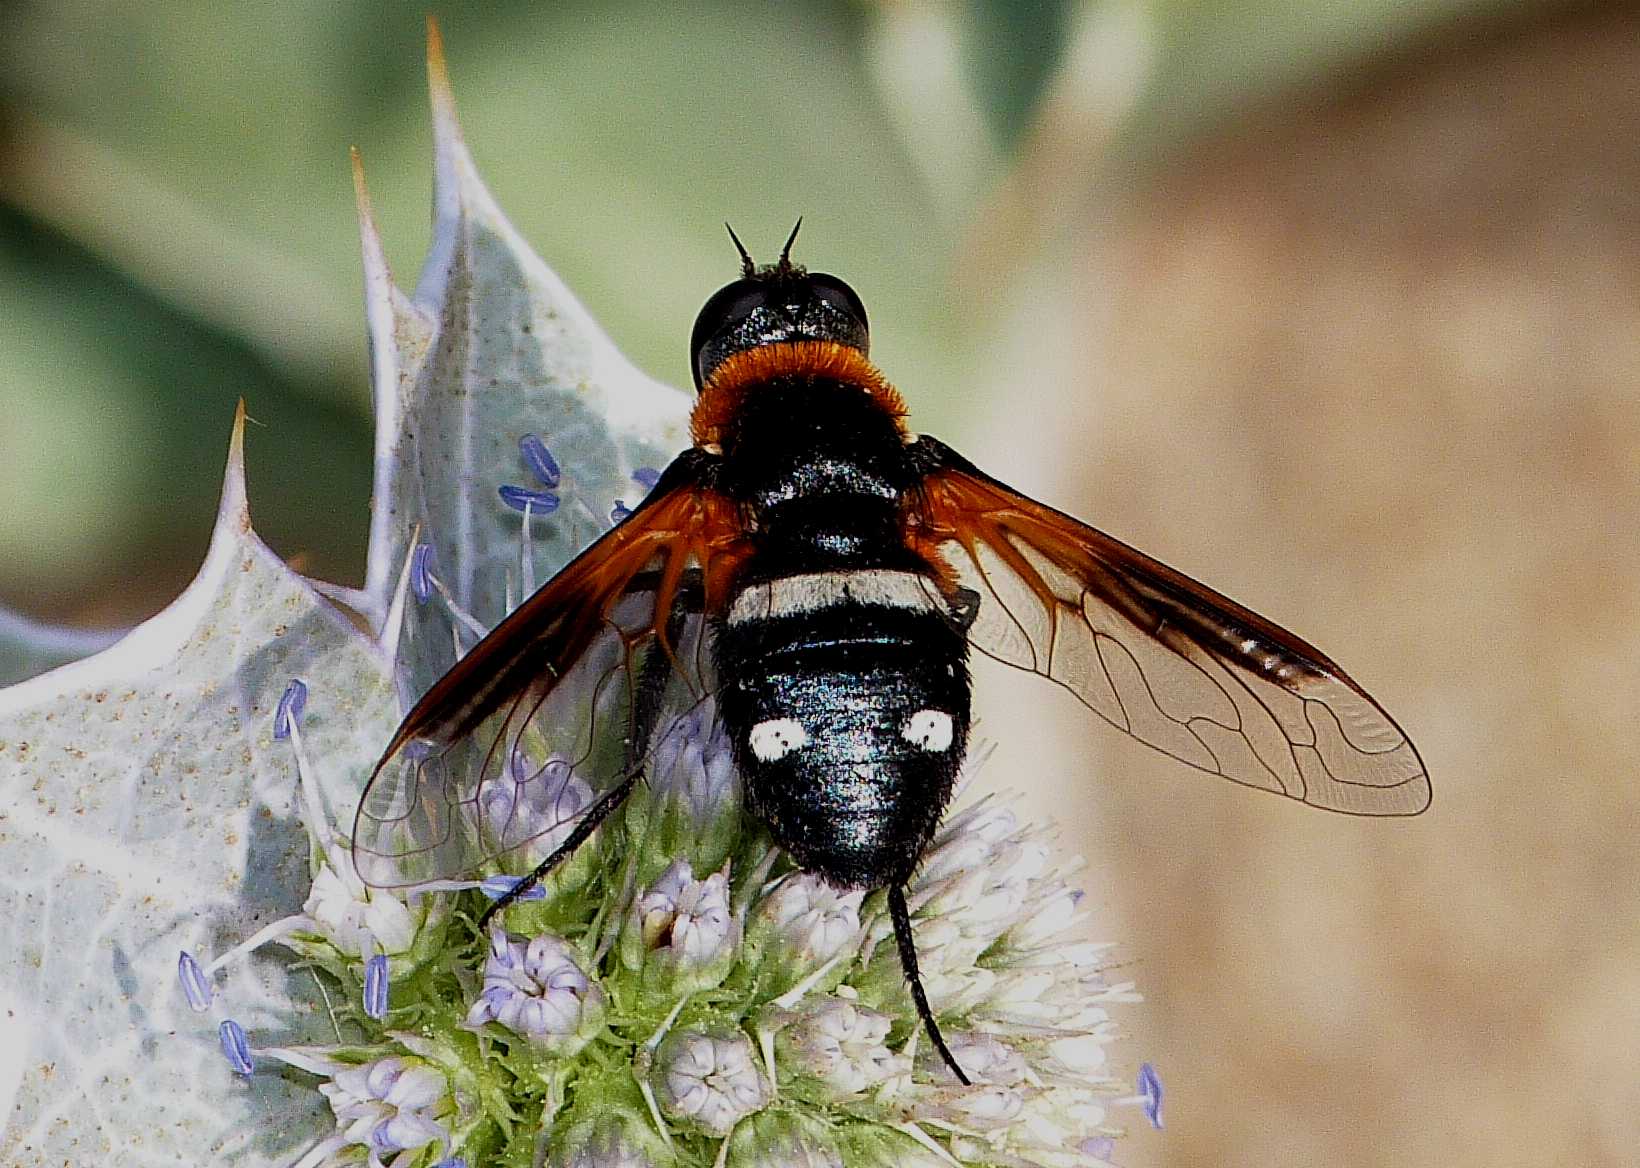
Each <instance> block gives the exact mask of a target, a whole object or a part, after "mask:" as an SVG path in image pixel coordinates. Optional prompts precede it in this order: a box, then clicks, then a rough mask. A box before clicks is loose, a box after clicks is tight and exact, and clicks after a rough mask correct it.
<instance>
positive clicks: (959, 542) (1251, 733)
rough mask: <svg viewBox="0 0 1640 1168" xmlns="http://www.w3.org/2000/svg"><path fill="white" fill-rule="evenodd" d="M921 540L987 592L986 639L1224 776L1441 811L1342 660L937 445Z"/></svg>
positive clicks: (918, 512)
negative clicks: (1433, 805)
mask: <svg viewBox="0 0 1640 1168" xmlns="http://www.w3.org/2000/svg"><path fill="white" fill-rule="evenodd" d="M917 446H918V450H917V453H918V455H919V457H921V458H922V460H923V465H924V467H925V468H926V475H925V478H924V480H923V484H922V488H921V491H920V492H919V493H918V495H917V497H916V498H915V500H914V503H913V514H912V533H913V538H914V539H915V540H917V542H918V543H919V545H920V546H921V547H922V548H923V550H924V551H925V554H927V555H928V556H929V558H930V560H931V561H932V562H934V563H935V564H936V565H937V566H938V567H940V568H942V569H944V570H946V571H948V573H949V575H948V577H947V579H946V581H945V584H946V587H947V588H948V589H949V590H952V596H953V597H955V596H957V595H959V594H958V593H957V592H956V591H955V589H957V588H966V589H970V590H972V592H973V593H974V594H976V595H977V596H978V603H977V606H976V611H975V613H974V623H973V625H972V626H971V628H970V629H969V634H968V636H969V642H970V643H971V644H972V645H973V646H974V647H975V648H976V649H978V650H979V651H980V652H982V653H985V654H986V655H988V656H991V657H994V658H996V659H997V660H999V661H1003V662H1005V663H1006V664H1009V665H1013V666H1016V667H1018V668H1021V669H1026V670H1030V671H1031V672H1034V673H1039V674H1041V675H1043V676H1044V677H1048V678H1051V679H1052V680H1054V681H1056V682H1058V683H1059V684H1060V685H1062V686H1064V687H1065V688H1066V689H1068V690H1070V691H1071V692H1072V693H1073V694H1075V695H1076V696H1077V697H1078V698H1080V699H1081V701H1082V702H1083V704H1085V705H1086V706H1087V707H1088V708H1089V709H1091V710H1093V711H1094V712H1095V713H1096V714H1098V715H1099V716H1100V717H1102V718H1104V719H1105V720H1106V721H1108V722H1110V723H1111V724H1112V725H1114V726H1116V727H1117V728H1118V729H1120V730H1122V731H1124V732H1125V733H1127V734H1131V735H1132V736H1133V737H1135V738H1137V739H1138V740H1139V741H1141V742H1143V743H1145V744H1147V745H1149V746H1152V747H1155V748H1156V749H1157V750H1160V751H1162V752H1163V753H1164V754H1168V755H1171V756H1172V757H1173V758H1176V759H1178V760H1179V761H1180V762H1183V763H1187V764H1188V765H1190V766H1193V767H1196V768H1197V769H1199V770H1204V771H1207V772H1208V773H1210V774H1215V775H1220V776H1222V777H1224V778H1227V779H1230V780H1231V781H1233V782H1237V783H1242V784H1244V785H1246V786H1250V787H1257V788H1259V789H1261V790H1265V791H1273V792H1275V793H1276V794H1279V795H1285V796H1287V797H1289V798H1292V799H1298V800H1301V801H1302V802H1305V803H1308V804H1310V805H1311V806H1314V807H1321V808H1325V809H1327V810H1329V811H1341V812H1345V813H1348V814H1352V815H1416V814H1418V813H1419V812H1421V811H1423V810H1424V808H1426V807H1427V806H1429V801H1430V786H1429V776H1428V774H1427V773H1426V771H1425V769H1424V764H1423V761H1422V760H1421V759H1420V758H1419V757H1418V752H1417V750H1416V749H1415V748H1414V747H1413V745H1412V743H1411V742H1410V741H1409V740H1408V739H1407V736H1406V735H1405V734H1404V733H1403V732H1402V731H1401V728H1400V727H1399V726H1397V725H1396V724H1395V721H1394V719H1392V718H1391V717H1390V716H1389V715H1388V714H1387V713H1385V712H1384V710H1383V708H1382V707H1380V706H1379V705H1378V703H1377V702H1375V701H1373V699H1372V698H1371V697H1369V696H1368V695H1367V693H1366V691H1364V690H1363V689H1362V688H1361V687H1360V686H1358V685H1357V684H1356V683H1355V682H1354V681H1352V680H1351V679H1350V677H1349V676H1348V675H1347V674H1346V673H1345V672H1344V671H1343V670H1342V669H1340V668H1339V667H1338V666H1337V665H1336V664H1334V663H1333V662H1332V661H1331V660H1330V659H1329V658H1327V657H1326V655H1324V654H1323V653H1321V652H1320V650H1318V649H1316V648H1314V647H1313V646H1311V645H1309V644H1308V643H1306V642H1305V641H1303V640H1302V639H1301V638H1299V637H1297V636H1295V635H1293V634H1292V633H1290V632H1288V631H1287V630H1285V629H1283V628H1281V627H1280V626H1279V625H1276V624H1274V623H1272V622H1270V621H1268V620H1265V619H1264V618H1263V617H1261V616H1259V615H1258V614H1257V613H1254V612H1252V611H1251V610H1249V609H1247V608H1245V607H1243V606H1242V605H1240V604H1237V603H1236V602H1235V601H1233V600H1231V599H1229V598H1228V597H1225V596H1222V595H1220V594H1219V593H1217V592H1215V591H1213V590H1212V589H1211V588H1208V587H1207V586H1205V585H1203V584H1199V583H1197V582H1196V581H1194V580H1192V579H1190V578H1189V577H1188V576H1185V575H1184V574H1182V573H1180V572H1176V571H1174V570H1173V569H1172V568H1169V567H1168V566H1167V565H1166V564H1163V563H1161V562H1159V561H1157V560H1154V559H1151V558H1150V557H1149V556H1147V555H1145V554H1144V553H1143V552H1140V551H1137V550H1135V549H1134V548H1131V547H1129V546H1127V545H1126V544H1124V543H1122V542H1120V541H1119V540H1116V539H1113V538H1112V537H1110V536H1108V535H1106V534H1104V533H1103V532H1101V531H1098V530H1096V529H1094V528H1092V527H1088V526H1087V525H1086V524H1083V523H1080V522H1078V521H1077V520H1075V519H1072V518H1071V517H1070V516H1068V515H1065V514H1063V513H1061V512H1059V511H1055V510H1054V509H1053V508H1051V507H1047V506H1044V505H1043V504H1041V503H1037V502H1035V501H1034V500H1031V499H1028V498H1026V497H1025V496H1023V495H1021V494H1019V493H1017V492H1016V491H1013V490H1012V489H1010V488H1009V487H1007V486H1005V485H1004V484H1002V483H999V482H997V481H996V480H995V479H992V478H990V477H989V476H987V475H985V474H984V473H983V472H981V471H979V470H978V469H976V468H975V467H974V466H973V465H972V464H970V463H968V462H967V461H966V460H964V459H963V458H962V457H961V456H960V455H957V454H956V453H955V452H953V451H951V450H950V449H949V448H948V447H946V446H944V445H943V444H941V443H938V442H936V441H935V440H933V439H930V438H926V437H925V438H921V439H919V440H918V443H917Z"/></svg>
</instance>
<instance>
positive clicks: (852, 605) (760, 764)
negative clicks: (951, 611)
mask: <svg viewBox="0 0 1640 1168" xmlns="http://www.w3.org/2000/svg"><path fill="white" fill-rule="evenodd" d="M938 597H939V593H938V591H937V590H936V589H935V587H934V584H933V582H932V580H929V579H927V578H926V577H923V576H921V575H920V574H917V573H913V572H907V571H900V570H892V569H880V568H878V569H871V568H867V569H845V570H839V571H830V572H817V573H806V574H798V575H792V576H786V577H783V578H779V579H774V580H767V581H763V582H761V583H757V584H752V585H750V586H748V587H745V588H743V589H742V590H741V591H740V593H739V595H738V597H737V598H736V600H735V601H734V603H733V604H732V605H731V607H730V610H729V612H728V613H727V614H726V616H725V617H724V618H723V619H721V620H720V621H719V622H718V624H717V630H716V635H715V638H714V641H715V646H716V655H717V663H718V669H719V673H720V676H722V677H723V678H724V679H725V683H726V684H725V685H724V688H723V690H722V691H721V693H720V695H719V703H720V711H721V713H722V716H723V719H724V723H725V725H726V727H727V728H728V730H729V732H730V734H731V735H732V736H733V738H734V745H735V751H736V758H737V761H738V763H739V765H740V770H741V774H742V775H743V776H744V777H745V781H746V795H747V801H748V804H749V806H750V807H751V809H752V811H753V812H754V813H755V814H757V815H758V816H759V817H760V818H761V819H763V820H764V821H765V822H766V823H767V824H768V825H769V829H770V831H771V832H772V834H773V835H774V838H775V841H776V842H777V843H779V844H780V845H781V846H782V847H784V848H785V849H786V850H787V851H788V852H790V853H791V855H792V856H793V858H794V859H796V861H797V862H798V864H799V865H801V866H802V867H803V868H806V869H809V870H812V871H815V872H818V873H819V874H820V875H822V876H824V877H826V878H827V879H829V880H831V881H833V882H835V883H838V884H842V885H853V886H867V887H876V886H880V885H884V884H891V883H903V882H904V881H905V880H906V879H908V878H909V876H910V874H911V870H912V868H913V867H914V866H915V864H916V862H917V858H918V856H919V855H920V854H921V853H922V851H923V850H924V848H925V847H926V846H927V843H928V841H929V839H930V837H931V836H932V835H933V833H934V830H935V829H936V828H937V827H938V825H939V820H940V815H941V813H942V811H943V810H944V808H945V804H946V801H947V800H948V799H949V798H950V794H951V787H952V784H953V783H954V782H955V779H956V774H957V771H958V769H959V768H960V767H961V765H962V759H963V755H964V752H965V749H966V746H967V741H968V723H969V687H968V670H967V639H966V638H965V637H964V636H963V634H962V633H961V632H960V631H959V630H958V629H957V628H956V627H955V626H954V624H953V623H952V621H951V619H950V617H949V616H948V615H947V614H946V613H945V611H944V607H943V603H942V602H941V601H940V600H939V599H938Z"/></svg>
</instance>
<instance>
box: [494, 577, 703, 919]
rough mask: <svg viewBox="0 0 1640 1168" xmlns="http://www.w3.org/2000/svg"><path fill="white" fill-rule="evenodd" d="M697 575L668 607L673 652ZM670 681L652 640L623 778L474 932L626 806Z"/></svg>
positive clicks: (697, 592) (695, 593) (696, 598)
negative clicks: (614, 813)
mask: <svg viewBox="0 0 1640 1168" xmlns="http://www.w3.org/2000/svg"><path fill="white" fill-rule="evenodd" d="M699 575H700V572H699V570H698V569H695V570H692V572H689V573H685V579H684V586H683V587H680V588H679V589H678V594H677V598H676V599H675V600H674V601H673V602H672V611H671V612H670V613H669V614H668V615H667V618H666V639H667V643H668V644H669V645H672V646H674V647H675V646H676V645H677V643H678V637H679V636H680V635H681V634H682V632H683V624H684V621H686V620H687V619H688V618H689V616H690V615H691V614H693V613H698V612H700V610H701V606H702V604H703V601H704V597H703V594H702V592H701V589H700V584H699V580H698V577H699ZM671 679H672V661H671V658H670V657H668V656H667V654H666V652H665V650H663V649H662V648H661V647H660V645H659V644H658V643H656V642H654V641H651V642H650V644H649V647H648V649H647V650H645V652H644V658H643V665H642V666H641V667H640V668H639V672H638V684H637V689H636V691H635V692H634V694H633V700H632V736H631V738H629V739H628V740H627V747H626V777H625V778H623V779H622V780H621V781H620V782H619V783H618V784H616V785H615V786H614V787H612V788H610V789H609V790H608V791H606V792H604V794H603V795H602V796H601V797H600V798H599V799H598V801H597V802H596V803H594V804H593V805H592V806H591V807H589V808H587V810H586V814H584V815H583V816H581V822H580V823H577V824H576V825H575V830H574V831H572V832H570V833H569V838H568V839H566V840H564V842H563V843H561V844H559V845H558V847H557V848H556V849H555V850H554V851H553V853H552V855H550V856H548V857H547V858H546V859H545V860H542V861H541V862H540V863H539V864H537V865H536V866H535V870H534V871H533V872H531V873H530V874H529V875H528V876H526V877H524V878H523V879H522V880H520V881H519V882H518V883H517V884H515V885H513V886H512V887H511V888H510V889H508V890H507V892H506V894H505V895H503V896H502V897H501V898H500V899H499V900H497V901H496V902H495V903H494V904H492V905H490V907H489V908H487V909H485V910H484V915H483V916H481V917H479V918H478V931H479V932H481V933H482V932H483V931H484V927H485V926H486V925H488V924H489V923H490V921H491V920H492V919H493V918H494V917H495V915H496V914H497V913H498V912H500V911H501V910H502V909H504V908H506V907H507V906H508V905H509V904H512V903H513V902H514V901H516V900H518V899H519V898H520V897H521V896H523V895H524V894H525V893H526V892H528V891H529V890H530V889H532V888H534V887H535V886H536V885H537V884H539V883H541V881H543V880H545V879H546V878H547V876H548V875H549V874H550V873H551V872H552V870H553V869H554V868H556V867H557V866H558V865H559V864H561V863H563V862H564V861H565V860H567V859H569V857H570V856H571V855H573V854H574V853H575V849H576V848H578V847H580V846H581V845H582V844H583V843H585V842H586V840H587V837H588V836H590V835H591V834H592V833H593V832H595V831H597V830H598V825H599V824H601V823H603V821H604V820H606V819H608V818H609V816H610V815H611V814H612V813H613V812H614V810H615V809H616V808H617V807H619V806H620V805H621V804H622V803H624V802H626V797H627V796H628V795H630V794H632V788H633V787H635V786H637V785H638V780H639V779H640V778H642V777H643V759H644V756H645V755H646V754H648V753H649V740H650V739H651V738H652V737H654V734H655V723H656V721H657V720H658V719H659V718H660V713H661V704H662V701H663V699H664V698H665V697H666V683H667V682H668V681H670V680H671Z"/></svg>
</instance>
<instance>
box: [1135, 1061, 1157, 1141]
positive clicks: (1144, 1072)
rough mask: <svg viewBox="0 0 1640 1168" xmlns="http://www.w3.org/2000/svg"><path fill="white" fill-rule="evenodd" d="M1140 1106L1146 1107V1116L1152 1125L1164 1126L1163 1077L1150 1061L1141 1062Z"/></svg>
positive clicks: (1138, 1086)
mask: <svg viewBox="0 0 1640 1168" xmlns="http://www.w3.org/2000/svg"><path fill="white" fill-rule="evenodd" d="M1137 1089H1138V1093H1139V1097H1140V1106H1142V1107H1143V1108H1144V1112H1145V1118H1146V1119H1148V1120H1150V1126H1151V1127H1154V1128H1160V1127H1161V1126H1162V1077H1161V1076H1160V1075H1158V1074H1157V1073H1156V1068H1155V1067H1153V1066H1151V1065H1150V1064H1149V1063H1140V1064H1139V1082H1138V1085H1137Z"/></svg>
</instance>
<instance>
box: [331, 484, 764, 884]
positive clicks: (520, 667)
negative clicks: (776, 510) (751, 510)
mask: <svg viewBox="0 0 1640 1168" xmlns="http://www.w3.org/2000/svg"><path fill="white" fill-rule="evenodd" d="M689 458H690V456H689V455H688V454H686V455H684V456H681V457H680V458H679V459H678V460H677V461H676V462H674V463H673V465H672V467H671V468H668V470H667V473H666V475H664V476H663V477H662V479H661V481H660V482H659V483H657V484H656V486H655V488H654V490H653V491H652V492H651V493H650V495H649V497H648V498H647V499H646V500H645V501H644V503H643V505H642V506H641V507H639V509H638V510H637V511H635V512H634V513H633V514H632V515H631V516H629V517H628V518H627V519H626V521H625V522H623V523H621V524H620V525H619V526H618V527H616V528H615V529H614V530H612V531H610V532H609V533H608V534H606V535H605V536H603V537H602V538H601V539H599V540H598V541H597V542H596V543H594V544H593V545H592V546H591V547H589V548H588V549H587V550H586V551H584V552H583V553H582V554H581V555H580V556H578V557H577V558H576V559H575V560H574V561H572V562H571V563H570V564H569V565H568V566H566V567H565V568H564V569H563V571H561V572H560V573H558V575H556V576H554V577H553V578H552V579H551V580H549V581H547V583H546V584H544V585H543V586H542V587H541V588H540V589H539V590H538V591H537V592H536V593H535V594H534V595H533V596H531V597H530V598H529V599H528V600H526V601H525V602H524V603H523V604H522V605H520V606H519V607H518V608H517V609H516V610H514V611H513V612H512V613H511V614H510V615H509V616H508V617H507V618H506V619H505V620H503V621H502V622H501V623H500V624H499V625H497V626H496V628H495V629H494V630H492V631H491V632H490V634H489V635H488V636H486V637H484V638H483V640H481V641H480V642H479V643H478V644H477V645H475V646H474V647H473V648H472V650H471V651H470V652H468V653H467V655H466V656H464V657H463V658H462V659H461V660H460V661H459V662H458V663H457V664H456V666H455V667H454V668H453V669H451V670H450V672H449V673H447V674H446V675H445V676H444V677H442V678H441V679H439V681H438V682H436V683H435V684H434V685H433V687H432V688H431V689H430V690H428V692H427V693H426V694H425V695H424V696H423V697H422V698H421V700H420V701H418V702H417V703H416V705H415V707H414V708H413V709H412V710H411V711H410V713H409V715H407V716H406V718H405V720H404V722H403V724H401V725H400V727H399V729H398V731H397V732H396V733H395V734H394V736H393V739H392V741H391V742H389V743H388V745H387V748H386V750H385V751H384V753H383V755H382V758H381V760H380V761H379V762H378V763H377V764H376V768H375V770H374V771H373V772H372V775H371V778H370V781H369V783H368V785H367V786H366V788H365V791H364V795H363V797H362V799H361V801H360V804H359V810H358V814H357V816H356V817H355V820H354V826H353V861H354V865H355V867H356V868H357V869H358V872H359V874H360V876H361V877H362V878H363V879H364V880H365V882H366V883H368V884H371V885H374V886H377V887H397V886H403V885H409V884H419V883H424V882H427V881H433V880H449V879H460V878H465V877H469V876H472V875H474V874H475V873H478V872H480V871H481V870H483V869H486V868H487V867H488V866H489V865H491V864H493V863H496V862H498V861H501V862H505V861H511V860H515V859H519V860H523V859H531V858H532V857H534V858H536V859H539V858H544V857H545V856H546V855H547V854H549V853H550V852H551V850H552V848H553V847H554V846H556V843H557V842H560V841H561V840H562V839H563V838H564V837H565V836H567V835H568V833H569V830H570V829H571V827H572V826H573V823H574V822H575V820H576V819H578V818H579V816H580V814H581V813H582V812H583V811H584V810H585V809H586V808H587V806H588V805H589V804H590V803H591V802H592V801H593V799H594V798H596V794H597V792H598V791H599V790H601V789H603V788H605V787H607V786H609V785H611V784H612V783H613V782H614V781H616V780H617V779H618V777H619V776H621V775H624V774H627V773H630V771H631V769H632V768H633V767H634V766H635V765H637V763H638V761H640V760H639V759H638V758H637V757H636V754H638V753H641V749H639V748H637V747H635V746H634V744H633V743H632V742H631V741H630V733H631V728H632V727H633V725H634V721H635V718H636V716H637V712H638V709H639V706H640V704H641V693H640V686H639V679H640V674H641V667H642V662H643V661H644V660H645V658H646V657H648V656H651V655H653V654H664V657H665V661H666V663H667V664H668V665H669V666H670V672H671V674H672V675H674V676H675V679H676V680H677V682H679V683H680V684H682V685H683V686H685V687H688V688H689V689H690V690H691V691H692V692H697V693H701V694H704V693H705V690H706V685H707V681H706V678H707V672H706V662H705V657H706V652H705V648H704V640H705V638H704V632H703V628H704V623H705V622H704V620H702V619H701V617H700V615H699V614H700V613H702V612H707V611H713V609H712V606H713V605H715V604H717V603H719V602H720V598H721V595H722V591H723V588H724V586H725V581H726V579H727V577H728V575H729V574H730V573H731V572H732V570H733V566H734V564H735V563H736V562H737V561H738V558H739V557H740V555H741V554H742V551H741V546H740V542H739V532H738V528H737V527H736V525H735V522H734V519H735V516H734V513H733V509H732V507H730V505H729V504H727V502H726V501H725V500H723V498H722V497H721V496H718V495H716V494H715V493H714V492H712V491H710V490H709V489H706V488H704V487H702V486H701V485H700V483H699V479H698V475H697V473H696V472H697V470H698V467H696V466H692V465H689V464H688V463H687V460H688V459H689ZM680 468H681V469H680ZM690 614H693V615H690ZM508 867H512V865H511V864H510V863H509V864H508Z"/></svg>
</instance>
